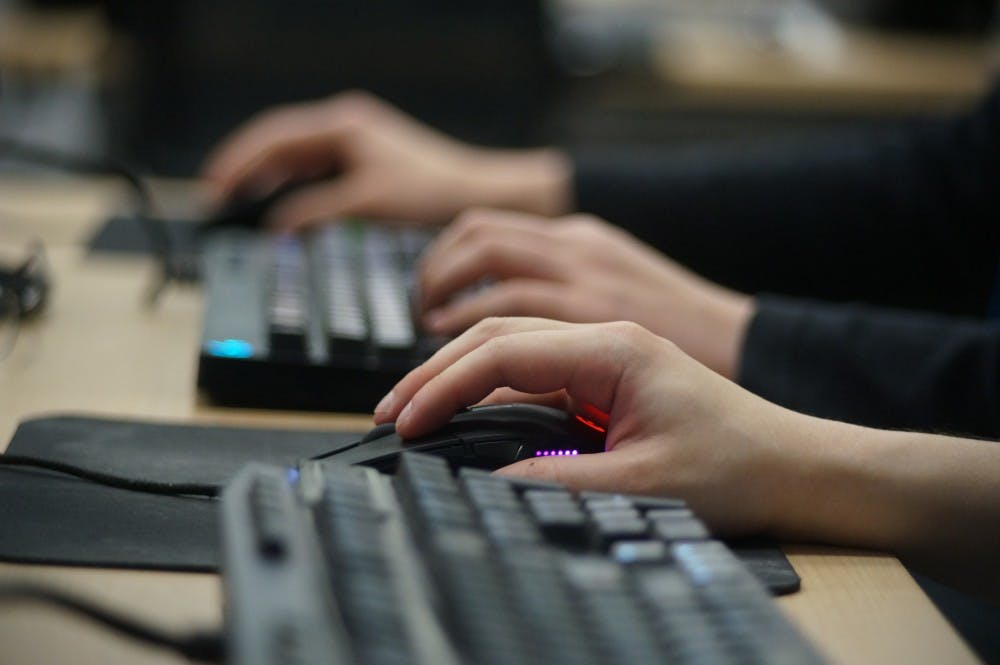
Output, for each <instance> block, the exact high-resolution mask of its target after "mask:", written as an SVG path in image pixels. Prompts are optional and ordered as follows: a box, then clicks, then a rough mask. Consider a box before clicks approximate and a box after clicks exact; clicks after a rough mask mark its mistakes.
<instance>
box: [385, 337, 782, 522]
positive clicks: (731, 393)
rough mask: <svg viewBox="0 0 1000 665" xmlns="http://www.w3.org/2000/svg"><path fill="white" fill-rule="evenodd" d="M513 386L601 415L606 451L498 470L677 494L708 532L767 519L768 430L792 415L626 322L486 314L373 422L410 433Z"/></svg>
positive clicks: (772, 473)
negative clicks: (577, 321) (605, 420)
mask: <svg viewBox="0 0 1000 665" xmlns="http://www.w3.org/2000/svg"><path fill="white" fill-rule="evenodd" d="M498 388H506V389H505V390H503V391H501V392H496V393H494V390H495V389H498ZM512 390H513V391H520V392H521V393H524V392H526V393H530V394H531V395H541V396H544V398H545V400H546V401H547V402H548V403H550V404H551V403H552V402H553V400H554V399H561V401H562V404H563V405H564V406H571V405H572V404H579V405H591V406H592V407H595V408H596V409H598V410H599V411H602V412H605V413H607V414H608V428H607V444H606V445H607V452H605V453H602V454H597V455H582V456H579V457H574V458H539V459H532V460H525V461H522V462H518V463H516V464H514V465H512V466H509V467H507V468H505V469H503V470H501V471H500V473H502V474H509V475H517V476H528V477H534V478H542V479H548V480H555V481H558V482H561V483H565V484H567V485H568V486H569V487H570V488H572V489H576V490H582V489H591V490H603V491H615V492H629V493H636V494H653V495H666V496H679V497H682V498H684V499H686V500H687V501H688V502H689V503H690V504H691V506H692V508H693V509H694V510H695V511H696V512H697V513H698V515H699V516H700V517H701V518H702V519H704V520H706V522H707V523H708V524H709V525H710V526H711V527H712V528H713V529H714V530H715V531H716V532H717V533H733V534H736V533H751V532H757V531H761V530H763V529H765V528H766V527H767V526H768V524H769V521H770V515H769V510H770V507H771V505H772V504H773V502H774V499H773V494H774V492H775V491H776V489H777V488H778V487H779V483H777V482H774V480H775V478H776V477H780V474H781V470H782V466H781V456H780V454H777V448H776V445H775V441H774V440H773V439H772V438H771V435H772V433H773V432H774V431H776V430H778V429H780V428H781V427H782V426H783V425H782V422H783V420H784V419H786V418H788V417H790V416H794V415H795V414H791V412H788V411H785V410H784V409H780V408H779V407H777V406H774V405H772V404H770V403H768V402H765V401H764V400H762V399H760V398H758V397H756V396H754V395H752V394H750V393H749V392H747V391H745V390H743V389H742V388H740V387H739V386H737V385H735V384H733V383H731V382H729V381H727V380H725V379H723V378H722V377H720V376H719V375H718V374H715V373H713V372H711V371H709V370H707V369H706V368H705V367H703V366H702V365H700V364H699V363H697V362H695V361H694V360H692V359H691V358H689V357H687V356H686V355H684V354H683V353H682V352H681V351H680V350H679V349H678V348H677V347H676V346H675V345H674V344H672V343H670V342H668V341H666V340H664V339H662V338H660V337H657V336H655V335H653V334H652V333H650V332H649V331H647V330H645V329H643V328H641V327H640V326H638V325H636V324H634V323H605V324H590V325H580V324H569V323H560V322H555V321H548V320H544V319H527V318H523V319H487V320H485V321H482V322H480V323H479V324H477V325H475V326H474V327H473V328H471V329H470V330H469V331H467V332H466V333H465V334H463V335H462V336H460V337H458V338H456V339H455V340H453V341H452V342H451V343H449V344H448V345H447V346H445V347H444V348H443V349H441V350H440V351H439V352H438V353H437V354H436V355H435V356H433V357H432V358H431V359H430V360H428V361H427V362H426V363H424V364H423V365H422V366H420V367H419V368H417V369H415V370H413V371H412V372H410V373H409V374H408V375H407V376H406V377H405V378H404V379H403V380H401V381H400V382H399V383H398V384H397V385H396V387H395V388H394V389H393V390H392V392H391V393H390V394H389V396H387V397H386V399H385V400H383V402H382V403H380V404H379V406H378V407H376V411H375V421H376V422H377V423H384V422H389V421H392V420H396V429H397V431H398V432H399V433H400V434H401V435H402V436H404V437H414V436H419V435H421V434H424V433H427V432H429V431H431V430H433V429H435V428H437V427H439V426H441V425H443V424H444V423H446V422H447V421H448V420H449V418H450V417H451V416H452V415H453V414H454V413H455V412H456V411H457V410H459V409H461V408H462V407H464V406H466V405H469V404H475V403H477V402H479V401H480V400H483V398H485V397H487V396H488V395H491V393H493V397H492V399H493V400H494V401H496V400H511V399H513V400H514V401H525V397H524V396H523V395H521V394H518V393H512V392H511V391H512ZM553 391H558V392H553ZM761 434H763V435H765V436H759V435H761Z"/></svg>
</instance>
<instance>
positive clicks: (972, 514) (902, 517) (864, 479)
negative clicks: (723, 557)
mask: <svg viewBox="0 0 1000 665" xmlns="http://www.w3.org/2000/svg"><path fill="white" fill-rule="evenodd" d="M786 413H788V412H786ZM789 422H790V423H791V425H790V427H788V428H787V430H786V434H787V436H786V438H785V440H784V441H783V443H782V450H783V451H784V453H785V455H786V459H785V460H784V464H785V465H786V466H785V467H784V472H783V473H782V474H781V479H780V481H779V482H778V485H779V486H780V487H781V491H780V492H776V495H779V496H780V497H781V498H780V505H779V507H778V510H777V511H776V512H775V516H774V521H773V525H774V526H773V531H774V532H775V533H776V534H777V535H779V536H780V537H782V538H787V539H793V540H809V541H817V542H827V543H837V544H844V545H854V546H859V547H866V548H873V549H879V550H886V551H891V552H894V553H896V554H897V555H898V556H900V557H901V558H903V559H904V560H906V561H907V562H909V563H912V564H913V565H915V566H916V567H918V568H920V569H923V570H925V571H927V572H928V573H930V574H932V575H935V576H937V577H941V578H945V581H948V582H951V583H954V584H961V585H964V586H966V587H967V588H970V587H971V588H974V589H976V590H978V593H980V594H983V593H985V594H986V595H988V596H993V597H998V596H1000V573H998V569H997V567H996V562H997V560H998V559H1000V482H998V479H1000V444H998V443H996V442H992V441H977V440H971V439H960V438H954V437H945V436H939V435H933V434H918V433H912V432H894V431H886V430H875V429H870V428H865V427H859V426H856V425H848V424H845V423H838V422H834V421H826V420H820V419H817V418H812V417H809V416H802V415H799V414H792V415H791V416H790V417H789Z"/></svg>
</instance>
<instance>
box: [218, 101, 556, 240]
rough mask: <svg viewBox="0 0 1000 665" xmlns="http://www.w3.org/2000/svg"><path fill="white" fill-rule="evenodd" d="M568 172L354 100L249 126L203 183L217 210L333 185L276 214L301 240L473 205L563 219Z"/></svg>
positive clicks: (304, 106)
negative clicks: (243, 200)
mask: <svg viewBox="0 0 1000 665" xmlns="http://www.w3.org/2000/svg"><path fill="white" fill-rule="evenodd" d="M569 171H570V167H569V161H568V158H566V157H565V156H563V155H562V153H560V152H558V151H555V150H545V149H539V150H524V151H502V150H487V149H483V148H476V147H473V146H470V145H465V144H462V143H459V142H457V141H455V140H452V139H450V138H448V137H447V136H445V135H443V134H439V133H437V132H435V131H433V130H431V129H430V128H428V127H426V126H424V125H421V124H420V123H418V122H417V121H415V120H414V119H412V118H410V117H408V116H406V115H405V114H403V113H402V112H400V111H399V110H397V109H395V108H393V107H391V106H389V105H388V104H386V103H385V102H383V101H381V100H379V99H377V98H375V97H372V96H370V95H368V94H365V93H360V92H350V93H343V94H339V95H335V96H333V97H330V98H329V99H325V100H321V101H316V102H307V103H301V104H295V105H290V106H284V107H279V108H277V109H273V110H270V111H267V112H265V113H262V114H261V115H259V116H257V117H255V118H253V119H251V120H250V121H249V122H247V123H246V124H245V125H243V126H242V127H240V128H238V129H237V130H236V131H235V132H233V133H232V134H231V135H230V136H229V137H228V138H226V139H225V140H224V141H223V142H222V144H221V145H220V146H219V147H217V148H216V149H215V150H214V151H213V152H212V154H211V155H210V156H209V158H208V159H207V161H206V163H205V166H204V167H203V176H204V178H205V179H206V180H207V182H208V184H209V188H210V191H211V192H212V193H213V198H215V199H216V201H217V202H218V203H221V202H224V201H226V200H228V199H230V198H232V197H234V196H237V195H240V194H243V195H249V196H253V197H256V198H259V197H263V196H265V195H266V194H268V193H270V192H272V191H274V190H275V189H277V188H278V187H280V186H281V185H283V184H286V183H289V182H297V181H301V180H306V179H315V178H319V177H323V176H330V179H329V180H326V181H323V182H320V183H319V184H315V185H311V186H308V187H306V188H304V189H303V190H302V191H300V192H296V193H295V194H293V195H290V197H289V198H288V199H287V200H286V201H285V202H283V203H282V204H281V205H280V206H279V207H277V208H276V209H275V210H274V211H273V212H272V214H271V219H270V220H269V222H270V223H271V224H272V225H273V226H276V227H278V228H281V229H285V230H295V229H300V228H303V227H305V226H307V225H309V224H312V223H315V222H317V221H319V220H322V219H324V218H329V217H333V216H342V215H360V216H371V217H380V218H388V219H397V220H410V221H422V222H444V221H446V220H448V219H451V218H452V217H454V216H455V215H456V214H457V213H458V212H459V211H460V210H462V209H464V208H466V207H469V206H473V205H497V206H504V207H510V208H515V209H523V210H532V211H536V212H539V213H542V214H559V213H561V212H565V210H566V208H568V206H569V179H570V175H569ZM333 174H336V175H333Z"/></svg>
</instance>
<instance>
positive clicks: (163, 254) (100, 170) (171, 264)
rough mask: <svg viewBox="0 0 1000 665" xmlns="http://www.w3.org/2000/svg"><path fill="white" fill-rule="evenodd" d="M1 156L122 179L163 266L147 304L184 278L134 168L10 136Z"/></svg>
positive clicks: (0, 140) (0, 144)
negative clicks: (130, 191) (132, 196)
mask: <svg viewBox="0 0 1000 665" xmlns="http://www.w3.org/2000/svg"><path fill="white" fill-rule="evenodd" d="M0 155H2V156H8V157H13V158H14V159H17V160H20V161H24V162H28V163H36V164H41V165H43V166H50V167H53V168H58V169H64V170H67V171H72V172H75V173H82V174H103V175H112V176H117V177H119V178H121V179H122V180H124V181H125V183H127V184H128V186H129V188H130V189H131V190H132V193H133V195H134V196H135V205H136V211H135V216H136V219H137V220H138V221H139V224H140V225H141V226H142V228H143V230H144V231H145V233H146V236H147V237H148V238H149V242H150V245H151V247H152V250H153V254H154V255H155V256H156V257H157V259H158V262H159V265H160V275H159V279H157V281H156V282H155V283H154V284H153V287H152V288H151V289H150V292H149V294H148V295H147V298H146V302H147V304H149V305H154V304H156V302H157V301H158V300H159V297H160V295H161V294H162V293H163V290H164V288H165V287H166V286H167V284H168V283H170V282H171V281H172V280H175V279H178V278H180V277H182V276H183V275H182V272H181V271H180V270H179V268H178V267H177V265H176V259H175V256H174V247H173V241H172V240H171V237H170V233H169V232H168V231H167V227H166V224H164V222H163V220H162V219H159V218H158V217H157V216H156V215H154V214H153V197H152V195H151V193H150V191H149V187H148V186H147V185H146V183H145V181H143V179H142V178H141V177H140V176H139V175H138V174H137V173H136V172H135V170H134V169H132V168H130V167H128V166H126V165H125V164H123V163H121V162H118V161H116V160H113V159H110V158H101V159H99V158H94V157H88V156H84V155H77V154H71V153H67V152H63V151H61V150H56V149H54V148H49V147H44V146H39V145H34V144H29V143H23V142H21V141H18V140H16V139H12V138H10V137H0Z"/></svg>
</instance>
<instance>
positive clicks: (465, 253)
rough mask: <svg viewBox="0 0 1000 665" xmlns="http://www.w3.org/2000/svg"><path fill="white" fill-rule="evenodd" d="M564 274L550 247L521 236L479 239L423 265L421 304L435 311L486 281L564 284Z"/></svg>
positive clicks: (421, 273) (420, 278) (420, 277)
mask: <svg viewBox="0 0 1000 665" xmlns="http://www.w3.org/2000/svg"><path fill="white" fill-rule="evenodd" d="M563 275H564V271H563V269H562V266H561V265H560V263H559V262H558V261H557V260H556V258H555V257H554V256H553V254H552V248H551V247H550V246H549V245H548V244H539V243H538V242H535V241H533V240H532V239H530V238H524V237H523V236H517V235H512V236H506V237H501V236H497V237H489V238H475V239H472V240H470V241H469V242H468V243H466V244H464V245H461V246H457V247H455V248H454V251H452V252H451V253H449V254H448V255H445V256H442V257H441V258H440V260H437V261H434V262H427V263H424V264H423V265H422V266H421V272H420V276H419V280H420V302H421V304H422V305H423V306H424V307H425V308H427V309H434V308H436V307H438V306H439V305H441V304H443V303H445V302H447V301H448V300H449V299H450V298H452V297H453V296H454V295H456V294H457V293H460V292H461V291H464V290H465V289H468V288H469V287H472V286H475V285H476V284H477V283H479V282H480V281H482V280H483V279H486V278H498V279H510V278H515V277H520V278H530V279H536V280H548V281H563Z"/></svg>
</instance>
